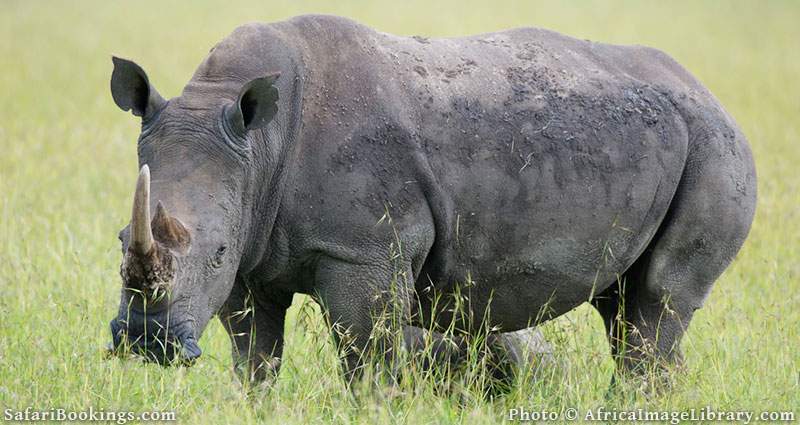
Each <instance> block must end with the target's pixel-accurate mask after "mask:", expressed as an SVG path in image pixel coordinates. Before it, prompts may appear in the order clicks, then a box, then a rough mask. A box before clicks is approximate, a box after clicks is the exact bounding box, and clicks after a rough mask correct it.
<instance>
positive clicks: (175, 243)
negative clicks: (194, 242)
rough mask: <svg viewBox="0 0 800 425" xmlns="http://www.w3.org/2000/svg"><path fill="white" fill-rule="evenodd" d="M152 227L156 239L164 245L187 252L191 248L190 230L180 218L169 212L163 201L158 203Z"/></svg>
mask: <svg viewBox="0 0 800 425" xmlns="http://www.w3.org/2000/svg"><path fill="white" fill-rule="evenodd" d="M151 229H152V231H153V234H154V235H155V238H156V240H158V242H160V243H161V244H162V245H164V246H166V247H168V248H171V249H174V250H177V251H179V252H186V251H187V250H188V249H189V244H190V243H191V236H190V235H189V231H188V230H186V226H184V225H183V223H181V221H180V220H178V219H177V218H175V217H172V216H170V215H169V213H167V209H166V208H164V204H162V203H161V201H158V204H157V205H156V215H155V216H154V217H153V222H152V223H151Z"/></svg>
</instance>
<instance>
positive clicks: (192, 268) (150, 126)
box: [109, 57, 278, 364]
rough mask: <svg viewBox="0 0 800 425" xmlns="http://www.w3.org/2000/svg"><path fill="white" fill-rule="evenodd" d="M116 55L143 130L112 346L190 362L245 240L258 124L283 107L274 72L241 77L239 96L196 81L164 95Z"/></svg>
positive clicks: (116, 83) (117, 92) (119, 100)
mask: <svg viewBox="0 0 800 425" xmlns="http://www.w3.org/2000/svg"><path fill="white" fill-rule="evenodd" d="M113 62H114V71H113V73H112V77H111V93H112V95H113V98H114V101H115V102H116V104H117V105H118V106H119V107H120V108H121V109H123V110H125V111H132V112H133V114H134V115H136V116H139V117H141V118H142V131H141V134H140V136H139V141H138V156H139V166H140V171H139V177H138V180H137V183H136V189H135V192H134V194H133V208H132V213H131V218H130V224H129V225H128V226H126V227H125V228H124V229H122V231H121V232H120V235H119V239H120V241H121V242H122V252H123V258H122V264H121V266H120V275H121V277H122V293H121V300H120V305H119V311H118V313H117V315H116V317H115V318H114V319H113V320H112V321H111V334H112V338H113V342H112V344H110V346H109V349H110V350H111V351H112V352H113V353H121V352H127V350H130V351H132V352H134V353H138V354H140V355H142V356H143V357H144V358H146V359H148V360H151V361H156V362H159V363H162V364H173V363H174V362H173V360H178V359H179V360H182V361H185V362H189V363H191V362H192V361H193V360H194V359H196V358H197V357H199V356H200V354H201V350H200V348H199V346H198V344H197V341H198V339H199V338H200V335H201V333H202V332H203V329H204V328H205V327H206V325H207V324H208V322H209V321H210V319H211V318H212V317H213V316H214V314H215V313H216V312H217V310H218V309H219V308H220V307H221V306H222V305H223V303H224V302H225V300H226V299H227V297H228V295H229V294H230V292H231V289H232V287H233V284H234V281H235V278H236V274H237V270H238V269H239V266H240V262H241V261H242V253H243V252H244V251H245V246H246V245H247V243H248V231H249V228H250V222H251V217H252V215H253V214H252V213H251V212H252V202H250V201H249V199H252V197H253V193H251V192H252V190H253V186H256V185H254V184H253V181H254V179H256V178H257V177H256V176H254V175H253V174H254V171H253V168H254V167H252V163H253V162H255V161H254V159H253V156H252V155H251V145H252V144H253V142H254V140H260V139H261V138H266V137H267V136H266V133H267V132H266V131H257V130H261V129H265V128H266V126H267V124H268V123H269V122H270V121H271V120H272V119H273V117H274V116H275V114H276V112H277V100H278V91H277V88H276V87H274V86H273V83H274V82H275V80H276V79H277V77H278V76H277V74H273V75H268V76H265V77H262V78H256V79H254V80H251V81H249V82H246V83H244V84H241V85H240V87H239V88H238V95H237V91H232V94H231V95H225V94H224V93H222V94H220V93H213V92H208V91H206V90H205V89H203V88H202V85H200V86H199V87H200V88H199V89H195V90H184V93H183V94H182V95H181V96H180V97H177V98H174V99H171V100H165V99H163V98H162V97H161V96H160V95H159V94H158V92H157V91H156V90H155V89H154V88H153V86H152V85H151V84H150V82H149V79H148V77H147V75H146V74H145V72H144V71H143V70H142V68H141V67H139V66H138V65H136V64H135V63H133V62H130V61H127V60H124V59H119V58H116V57H115V58H113ZM259 163H260V161H259Z"/></svg>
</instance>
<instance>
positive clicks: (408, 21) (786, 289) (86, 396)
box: [0, 0, 800, 423]
mask: <svg viewBox="0 0 800 425" xmlns="http://www.w3.org/2000/svg"><path fill="white" fill-rule="evenodd" d="M333 3H334V2H330V3H329V2H323V1H317V2H313V1H312V2H302V1H294V2H280V1H272V2H251V3H246V4H235V5H230V4H228V3H227V2H221V1H220V2H208V1H201V2H192V3H191V5H190V4H189V3H188V2H187V3H183V4H181V5H180V6H179V5H175V4H172V3H167V2H155V1H142V2H135V4H134V3H119V2H105V1H97V2H88V1H87V2H66V1H64V2H49V1H48V2H45V1H42V2H27V1H14V0H7V1H4V2H3V5H2V8H1V9H0V409H2V410H4V409H6V408H11V409H25V408H26V407H28V406H32V407H34V408H37V409H49V408H65V409H68V410H84V409H88V408H89V407H90V406H91V407H92V408H94V409H95V410H97V409H105V410H133V411H149V410H170V411H175V412H177V416H178V419H179V420H180V421H181V422H182V423H256V422H262V421H265V422H270V423H317V422H324V421H336V422H360V423H395V422H400V423H450V422H467V423H473V422H484V423H493V422H497V421H500V420H501V419H503V418H504V415H506V412H507V409H508V408H510V407H515V406H525V407H529V408H531V410H534V409H538V410H541V409H547V410H551V411H561V410H563V409H565V408H568V407H575V408H577V409H579V411H583V410H586V409H590V408H596V407H599V406H605V407H606V408H620V409H622V408H632V407H643V408H652V409H669V410H686V409H690V408H699V407H703V406H706V405H710V406H712V407H716V408H719V409H727V410H756V411H761V410H787V409H795V410H796V411H797V412H796V414H800V382H799V381H800V171H798V166H800V165H798V164H800V54H798V50H797V48H798V42H800V25H798V23H799V22H800V3H798V2H794V1H787V2H779V1H764V2H721V1H708V2H695V1H687V2H595V1H581V2H573V3H565V2H564V3H562V2H559V3H556V2H552V3H549V2H547V3H546V2H502V3H500V4H495V3H496V2H488V1H481V2H463V1H443V2H436V3H433V2H428V1H420V0H412V1H404V2H385V3H383V2H381V3H379V2H363V3H362V2H355V1H342V2H335V3H336V4H335V5H334V4H333ZM310 12H319V13H332V14H337V15H344V16H349V17H352V18H355V19H357V20H360V21H362V22H364V23H366V24H369V25H371V26H374V27H376V28H378V29H380V30H384V31H388V32H393V33H398V34H408V35H412V34H421V35H427V36H454V35H464V34H472V33H479V32H488V31H492V30H499V29H504V28H509V27H516V26H539V27H545V28H549V29H553V30H556V31H559V32H563V33H566V34H570V35H573V36H576V37H581V38H587V39H592V40H597V41H604V42H611V43H620V44H644V45H649V46H653V47H657V48H659V49H662V50H664V51H666V52H667V53H669V54H670V55H672V56H673V57H674V58H675V59H677V60H678V62H680V63H682V64H683V65H684V66H686V67H687V68H688V69H689V70H690V71H691V72H693V73H694V74H695V75H696V76H697V77H698V78H699V79H700V80H701V81H703V82H704V83H705V84H706V85H707V86H708V87H709V88H710V89H711V91H712V92H713V93H715V94H716V96H717V97H718V98H719V99H720V100H721V101H722V103H723V104H724V105H725V106H726V108H727V109H728V111H729V112H730V113H731V114H732V115H733V116H734V117H735V118H736V119H737V121H738V122H739V124H740V126H741V127H742V128H743V130H744V132H745V134H746V135H747V137H748V138H749V140H750V142H751V144H752V147H753V150H754V154H755V158H756V162H757V170H758V178H759V181H758V184H759V188H758V189H759V205H758V211H757V214H756V219H755V223H754V226H753V229H752V232H751V234H750V237H749V239H748V241H747V243H746V245H745V247H744V249H743V250H742V251H741V252H740V254H739V256H738V258H737V259H736V261H735V262H734V263H733V265H732V266H731V267H730V268H729V269H728V270H727V271H726V272H725V274H724V275H723V276H722V278H721V279H720V280H719V281H718V282H717V284H716V286H715V287H714V290H713V292H712V294H711V296H710V297H709V298H708V300H707V302H706V305H705V308H704V309H702V310H700V311H699V312H698V314H697V315H696V316H695V319H694V321H693V322H692V325H691V328H690V329H689V332H688V335H687V337H686V338H685V340H684V343H683V348H684V350H685V353H686V361H687V362H686V363H687V370H686V372H685V374H684V375H683V376H682V377H681V378H680V379H679V381H678V383H677V385H676V386H675V388H673V390H672V391H670V392H667V393H664V394H661V395H657V396H650V397H646V396H644V395H642V394H632V395H629V396H615V397H612V398H610V399H606V398H605V394H606V388H607V385H608V382H609V380H610V377H611V374H612V370H613V362H612V360H611V358H610V356H609V351H608V345H607V343H606V340H605V337H604V336H603V332H602V330H601V329H602V324H601V321H600V318H599V316H598V315H597V314H596V313H595V312H594V311H593V310H592V309H591V308H589V307H587V306H583V307H581V308H579V309H577V310H576V311H574V312H571V313H570V314H568V315H566V316H563V317H561V318H559V319H557V320H555V321H553V322H550V323H548V324H547V325H546V326H544V331H545V333H546V335H547V336H548V337H549V338H550V339H551V340H552V341H553V342H554V343H555V345H556V348H557V353H556V354H557V356H558V357H559V359H560V360H562V361H563V364H564V365H565V367H564V368H563V370H558V371H555V372H554V373H552V374H550V375H549V376H550V377H549V378H548V379H545V380H542V381H540V382H538V383H532V384H528V385H525V386H523V387H520V388H518V389H516V390H515V391H513V392H512V393H511V394H509V395H507V396H506V397H504V398H499V399H495V400H492V401H486V400H482V399H480V398H470V397H464V395H465V394H464V393H461V394H459V393H456V394H453V395H450V396H446V395H435V394H434V392H433V391H432V390H430V389H426V388H425V387H424V386H422V387H421V388H420V389H419V390H418V391H415V392H413V393H408V394H405V395H403V396H401V397H395V398H387V399H381V398H376V399H374V400H373V399H369V400H362V401H361V402H358V403H356V402H353V401H351V400H350V398H349V397H348V393H347V391H346V390H345V387H344V385H343V383H342V381H341V379H340V378H339V376H338V365H337V359H336V354H335V352H334V350H333V347H332V344H331V343H330V340H329V337H328V335H327V332H326V330H325V329H324V328H325V327H324V325H323V323H322V321H321V316H320V314H319V313H318V310H317V309H316V308H315V307H314V306H312V305H311V304H310V303H309V301H308V300H305V299H303V298H301V297H297V298H296V299H295V306H294V307H293V308H292V314H291V320H290V321H289V324H288V334H287V337H288V341H287V348H286V352H285V359H286V360H285V363H284V369H283V371H282V375H281V376H280V379H279V381H278V385H277V387H276V388H275V390H274V391H273V392H272V393H270V394H269V395H265V396H264V397H263V398H261V399H259V400H256V401H249V400H247V399H246V398H245V397H244V396H243V395H242V392H241V391H240V390H239V389H238V387H237V385H236V383H235V380H234V378H233V376H232V374H231V372H230V356H229V343H228V339H227V336H226V335H225V334H224V331H223V330H222V328H221V326H220V325H219V324H218V323H217V322H216V321H215V322H212V324H211V325H210V326H209V328H208V329H207V330H206V333H205V335H204V337H203V339H202V340H201V342H200V344H201V346H202V348H203V351H204V353H205V354H204V356H203V358H202V359H201V361H200V362H199V363H198V364H197V365H196V366H195V367H193V368H189V369H186V368H173V369H164V368H161V367H158V366H152V365H145V364H142V363H140V362H126V361H121V360H116V359H114V360H105V359H103V356H102V354H101V349H100V347H101V346H103V345H104V344H105V343H106V342H107V341H108V340H109V331H108V321H109V320H110V319H111V318H112V315H113V314H114V312H115V311H116V308H117V304H118V301H119V287H120V282H119V277H118V264H119V261H120V252H119V243H118V241H117V238H116V234H117V231H118V230H119V229H120V228H121V227H122V226H123V225H124V224H126V222H127V220H128V213H129V211H130V209H129V208H130V202H131V194H132V188H133V184H134V180H135V176H136V172H137V170H136V137H137V135H138V122H137V120H135V119H134V118H133V117H131V116H130V115H129V114H125V113H122V112H120V111H119V110H118V109H117V108H116V106H115V105H114V103H113V101H112V99H111V95H110V93H109V88H108V86H109V84H108V80H109V76H110V73H111V60H110V55H111V54H117V55H121V56H123V57H128V58H132V59H135V60H136V61H137V62H139V63H140V64H142V65H143V66H144V68H145V69H146V70H147V72H148V73H149V75H150V78H151V81H153V82H154V84H155V85H156V86H157V87H158V89H159V91H160V92H161V93H162V94H163V95H165V97H171V96H176V95H178V94H179V93H180V89H181V87H182V85H183V84H184V83H185V82H186V81H187V80H188V79H189V77H190V76H191V74H192V72H193V70H194V68H195V66H197V64H199V62H200V61H201V60H202V58H203V57H204V56H205V54H206V53H207V52H208V49H209V48H210V47H211V46H212V45H213V44H214V43H215V42H216V41H218V40H220V39H221V38H223V37H224V36H225V35H227V34H228V33H229V32H230V31H231V30H232V29H233V28H234V27H236V26H237V25H238V24H241V23H244V22H248V21H274V20H280V19H283V18H286V17H290V16H293V15H297V14H302V13H310ZM467 395H469V394H467ZM0 414H2V412H0Z"/></svg>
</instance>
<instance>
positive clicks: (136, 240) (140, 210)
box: [129, 164, 153, 255]
mask: <svg viewBox="0 0 800 425" xmlns="http://www.w3.org/2000/svg"><path fill="white" fill-rule="evenodd" d="M129 249H130V250H131V251H133V253H135V254H139V255H148V254H149V253H150V251H151V250H152V249H153V231H152V229H151V228H150V168H149V167H148V166H147V164H145V165H143V166H142V169H141V170H140V171H139V179H138V180H137V181H136V193H135V194H134V195H133V211H132V212H131V243H130V248H129Z"/></svg>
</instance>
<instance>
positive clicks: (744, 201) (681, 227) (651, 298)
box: [592, 126, 756, 382]
mask: <svg viewBox="0 0 800 425" xmlns="http://www.w3.org/2000/svg"><path fill="white" fill-rule="evenodd" d="M713 128H714V127H713V126H707V127H706V131H707V133H706V134H708V135H709V136H708V137H705V138H703V139H702V140H696V142H697V143H696V144H695V146H696V149H694V150H692V151H691V153H690V157H689V159H688V161H687V165H686V168H685V170H684V172H683V176H682V178H681V182H680V184H679V185H678V189H677V191H676V193H675V196H674V197H673V200H672V203H671V205H670V209H669V210H668V212H667V214H666V216H665V218H664V220H663V222H662V224H661V226H660V228H659V230H658V231H657V233H656V235H655V236H654V238H653V240H652V241H651V242H650V245H649V246H648V248H647V249H646V250H645V252H644V253H643V254H642V255H641V256H640V257H639V258H638V259H637V260H636V262H635V263H634V264H633V265H632V266H631V267H630V268H629V269H628V270H627V271H626V272H625V273H624V274H623V276H621V278H620V279H619V280H618V282H617V283H616V284H614V285H612V286H611V287H609V288H608V289H607V290H606V291H604V292H603V293H601V294H599V295H598V296H597V297H596V298H595V299H594V300H593V301H592V303H593V305H594V306H595V307H596V308H597V309H598V311H599V312H600V314H601V316H602V317H603V319H604V321H605V325H606V331H607V335H608V338H609V341H610V343H611V346H612V354H613V355H614V357H615V358H616V360H617V365H618V372H634V375H637V376H642V375H643V374H644V373H645V372H648V371H649V372H657V373H658V375H656V377H658V376H661V377H665V378H666V379H667V381H668V382H669V381H670V380H671V379H670V378H669V375H668V374H663V373H662V372H664V371H666V370H668V369H669V368H670V367H671V366H674V365H680V364H681V363H682V355H681V352H680V348H679V344H680V340H681V337H682V336H683V334H684V332H685V331H686V329H687V327H688V325H689V321H690V320H691V318H692V315H693V313H694V311H695V310H697V309H698V308H700V307H702V305H703V303H704V301H705V299H706V297H707V296H708V294H709V293H710V291H711V287H712V285H713V283H714V282H715V281H716V280H717V278H718V277H719V276H720V275H721V274H722V272H723V271H724V270H725V268H726V267H727V266H728V265H729V264H730V263H731V261H732V260H733V258H734V256H735V255H736V253H737V252H738V251H739V249H740V247H741V246H742V244H743V243H744V240H745V238H746V237H747V234H748V232H749V229H750V224H751V222H752V219H753V214H754V210H755V196H756V188H755V184H756V183H755V172H754V170H753V165H752V157H751V156H750V151H749V148H748V147H747V144H746V141H745V140H744V138H743V136H742V135H741V134H740V133H739V132H738V131H735V132H734V133H731V130H730V128H728V132H727V134H728V135H727V136H724V135H723V134H726V133H725V132H724V131H719V130H718V131H714V129H713ZM657 379H658V378H657Z"/></svg>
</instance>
